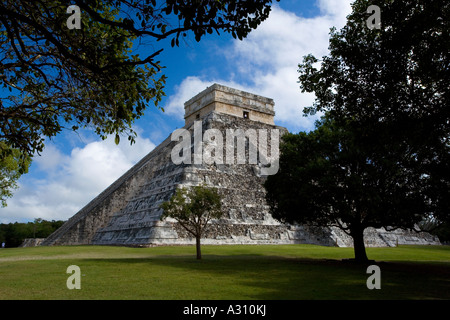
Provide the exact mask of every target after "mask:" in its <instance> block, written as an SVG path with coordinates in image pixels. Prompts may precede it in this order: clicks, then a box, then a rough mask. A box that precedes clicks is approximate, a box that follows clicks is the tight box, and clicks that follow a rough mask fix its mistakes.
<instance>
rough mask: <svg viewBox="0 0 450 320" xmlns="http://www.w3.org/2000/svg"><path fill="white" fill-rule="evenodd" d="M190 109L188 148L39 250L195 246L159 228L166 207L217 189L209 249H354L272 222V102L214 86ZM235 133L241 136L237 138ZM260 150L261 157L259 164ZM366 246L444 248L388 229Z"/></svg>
mask: <svg viewBox="0 0 450 320" xmlns="http://www.w3.org/2000/svg"><path fill="white" fill-rule="evenodd" d="M184 108H185V126H184V128H183V129H182V131H181V133H183V134H184V138H185V140H184V144H183V146H184V147H183V148H182V144H181V142H180V141H181V139H180V137H178V136H177V137H175V138H176V139H174V134H172V135H171V136H169V137H168V138H167V139H166V140H164V141H163V142H162V143H161V144H160V145H159V146H158V147H156V148H155V149H154V150H152V151H151V152H150V153H149V154H148V155H147V156H145V157H144V158H143V159H142V160H141V161H139V162H138V163H137V164H135V165H134V166H133V167H132V168H131V169H129V170H128V172H126V173H125V174H123V175H122V176H121V177H120V178H119V179H118V180H117V181H115V182H114V183H113V184H111V185H110V186H109V187H108V188H107V189H106V190H104V191H103V192H102V193H100V194H99V195H98V196H97V197H96V198H94V199H93V200H92V201H91V202H89V203H88V204H87V205H86V206H85V207H84V208H82V209H81V210H80V211H79V212H78V213H76V214H75V215H74V216H73V217H71V218H70V219H69V220H68V221H67V222H66V223H65V224H64V225H63V226H62V227H61V228H59V229H58V230H56V231H55V232H54V233H53V234H51V235H50V236H49V237H48V238H47V239H45V240H44V241H43V242H42V244H41V245H82V244H90V245H123V246H152V245H175V244H193V243H195V239H193V238H192V237H191V236H190V235H189V234H188V233H187V232H186V231H185V230H184V229H183V228H182V227H181V226H180V225H178V224H177V222H176V221H175V220H170V219H166V220H164V221H161V220H160V216H161V214H162V210H161V209H160V204H161V203H162V202H163V201H167V200H169V199H170V197H171V196H172V195H173V193H174V192H175V190H176V188H177V187H181V186H192V185H199V184H206V185H207V186H213V187H216V188H218V190H219V193H220V194H221V196H222V199H223V200H222V201H223V210H224V216H223V218H222V219H219V220H216V221H212V222H210V228H209V231H208V233H207V234H206V235H205V236H204V238H203V239H202V243H203V244H292V243H309V244H319V245H326V246H352V240H351V238H350V237H349V236H347V235H346V234H344V233H343V232H342V231H340V230H339V229H334V228H314V227H309V226H298V225H296V226H294V225H287V224H282V223H280V222H279V221H276V220H275V219H273V218H272V216H271V215H270V213H269V207H268V206H267V204H266V202H265V189H264V187H263V182H264V179H265V178H266V177H267V174H276V171H277V170H276V169H277V168H276V164H274V163H272V162H269V161H268V159H269V158H270V154H271V153H274V151H275V152H278V149H277V148H275V147H274V145H273V143H272V141H275V138H278V137H277V136H276V135H272V133H279V134H280V135H282V133H283V132H286V129H285V128H282V127H278V126H276V125H275V124H274V116H275V112H274V101H273V100H272V99H269V98H266V97H262V96H259V95H255V94H252V93H248V92H244V91H240V90H236V89H232V88H229V87H226V86H222V85H219V84H214V85H212V86H210V87H208V88H207V89H206V90H204V91H202V92H201V93H199V94H197V95H195V96H194V97H193V98H191V99H190V100H189V101H187V102H186V103H185V106H184ZM183 130H184V131H183ZM178 132H180V131H178ZM211 133H212V134H211ZM236 133H240V134H241V135H235V136H233V135H232V134H236ZM227 134H229V135H230V136H231V137H232V144H231V147H233V146H234V147H235V148H236V149H237V150H236V152H235V151H234V150H233V149H229V147H230V141H228V140H227V142H226V143H225V142H224V141H223V140H222V139H218V138H223V139H225V138H228V137H229V136H227ZM181 136H183V135H181ZM206 136H208V137H206ZM256 136H258V137H256ZM187 138H189V140H188V141H186V139H187ZM206 138H208V139H206ZM213 138H214V139H213ZM235 138H236V140H235ZM253 138H255V139H253ZM196 139H200V140H201V141H202V143H200V146H201V147H202V148H203V151H204V150H207V151H208V150H209V151H211V150H213V151H214V152H212V153H211V154H210V157H209V160H211V159H212V160H214V161H207V160H208V159H207V158H206V157H204V158H202V157H201V153H200V157H199V156H198V155H199V153H198V152H197V153H196V151H198V150H195V149H196V148H198V146H199V144H198V141H197V143H196V141H195V140H196ZM239 139H241V140H240V142H239ZM172 140H173V141H172ZM264 140H265V141H266V142H267V144H266V145H265V148H266V149H265V150H263V149H258V148H256V146H255V143H258V142H259V143H260V145H261V141H264ZM235 141H236V144H235ZM277 142H278V141H277ZM239 143H241V145H240V146H239ZM222 146H223V149H222ZM239 147H242V148H244V149H240V150H239ZM242 150H244V151H242ZM255 150H257V151H258V157H254V154H253V153H254V152H255ZM189 151H190V152H189ZM252 151H253V153H252ZM261 151H264V152H261ZM243 152H244V153H243ZM264 153H265V154H264ZM272 155H273V154H272ZM196 156H197V159H196ZM221 158H223V161H217V160H218V159H219V160H220V159H221ZM181 160H183V161H181ZM196 160H197V161H196ZM199 160H200V161H199ZM201 160H203V161H201ZM272 160H273V157H272ZM271 169H273V170H272V172H271ZM365 242H366V245H367V246H394V245H397V244H439V240H438V239H437V238H435V237H433V236H431V235H429V234H427V233H416V232H412V231H411V232H408V231H395V232H387V231H386V230H384V229H367V230H366V234H365Z"/></svg>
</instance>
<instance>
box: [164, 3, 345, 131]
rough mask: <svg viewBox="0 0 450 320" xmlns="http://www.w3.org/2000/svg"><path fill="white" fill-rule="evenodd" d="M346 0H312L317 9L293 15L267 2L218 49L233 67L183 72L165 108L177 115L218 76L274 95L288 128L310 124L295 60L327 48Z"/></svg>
mask: <svg viewBox="0 0 450 320" xmlns="http://www.w3.org/2000/svg"><path fill="white" fill-rule="evenodd" d="M351 2H352V1H351V0H318V5H319V8H320V10H321V15H320V16H317V17H313V18H304V17H299V16H297V15H296V14H294V13H292V12H288V11H285V10H283V9H281V8H280V7H279V6H277V5H275V6H273V9H272V12H271V14H270V17H269V18H268V19H267V20H266V21H264V22H263V23H262V24H261V25H260V26H259V27H258V29H256V30H254V31H253V32H251V33H250V35H249V36H248V37H247V38H246V39H244V40H243V41H233V44H232V45H231V46H230V47H228V48H224V50H222V52H223V54H224V59H223V60H224V62H223V63H227V64H228V65H229V66H230V68H233V71H232V72H231V73H230V74H229V75H228V76H227V75H225V74H224V75H223V77H222V79H208V78H207V77H206V78H200V77H197V76H190V77H187V78H185V79H184V80H183V81H182V83H181V84H180V85H179V86H178V87H177V88H176V93H175V94H174V95H173V96H171V97H170V98H169V105H168V108H167V113H168V114H175V115H177V116H178V117H179V118H182V116H183V115H184V102H185V101H187V100H188V99H190V98H191V97H192V96H194V95H195V94H197V93H199V92H200V91H202V90H203V89H205V88H206V87H207V86H208V85H210V84H212V83H214V82H218V83H221V84H224V85H230V86H233V87H236V88H239V87H241V88H240V89H244V90H246V91H250V92H253V93H255V94H259V95H262V96H266V97H269V98H272V99H274V101H275V112H276V116H275V122H276V123H277V124H280V125H283V126H286V127H288V129H289V130H291V131H294V132H296V131H299V130H310V129H312V128H313V127H314V120H315V118H311V117H308V118H306V117H304V116H303V108H304V107H307V106H310V105H312V103H313V101H314V95H313V94H306V93H302V92H301V90H300V87H299V83H298V76H299V74H298V72H297V70H298V64H299V63H301V62H302V60H303V57H304V56H305V55H307V54H310V53H311V54H313V55H315V56H316V57H318V58H321V57H322V56H324V55H326V54H327V53H328V40H329V32H330V28H331V27H333V26H336V27H337V28H341V27H343V26H344V24H345V21H346V16H347V15H348V14H349V13H350V12H351V6H350V3H351ZM229 78H232V80H233V81H230V80H228V79H229ZM239 83H246V84H247V85H244V86H240V85H239Z"/></svg>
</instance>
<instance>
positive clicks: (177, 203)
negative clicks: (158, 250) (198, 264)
mask: <svg viewBox="0 0 450 320" xmlns="http://www.w3.org/2000/svg"><path fill="white" fill-rule="evenodd" d="M161 208H162V209H163V210H164V213H163V214H162V216H161V220H164V219H166V218H167V217H171V218H173V219H175V220H176V221H177V222H178V223H179V224H180V225H181V226H182V227H183V228H184V229H185V230H186V231H187V232H189V233H190V234H191V235H193V236H194V237H195V242H196V249H197V259H201V257H202V255H201V248H200V239H201V238H202V235H203V234H204V232H205V230H207V228H208V222H210V221H211V220H212V219H219V218H220V217H221V216H222V215H223V211H222V203H221V198H220V196H219V194H218V192H217V189H211V188H207V187H205V186H194V187H191V188H189V189H188V188H179V189H177V190H176V192H175V194H174V195H173V196H172V198H171V199H170V201H166V202H164V203H163V204H162V205H161Z"/></svg>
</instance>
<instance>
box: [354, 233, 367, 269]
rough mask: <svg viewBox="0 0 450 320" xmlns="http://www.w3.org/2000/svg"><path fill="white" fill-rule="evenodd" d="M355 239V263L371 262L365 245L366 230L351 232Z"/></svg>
mask: <svg viewBox="0 0 450 320" xmlns="http://www.w3.org/2000/svg"><path fill="white" fill-rule="evenodd" d="M350 234H351V236H352V238H353V249H354V251H355V262H358V263H360V262H361V263H364V262H367V261H369V259H367V254H366V246H365V245H364V228H354V229H352V230H351V233H350Z"/></svg>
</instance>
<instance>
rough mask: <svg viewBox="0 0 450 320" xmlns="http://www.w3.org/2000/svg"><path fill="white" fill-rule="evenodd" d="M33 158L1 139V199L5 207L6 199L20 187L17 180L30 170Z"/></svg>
mask: <svg viewBox="0 0 450 320" xmlns="http://www.w3.org/2000/svg"><path fill="white" fill-rule="evenodd" d="M30 162H31V158H30V157H29V156H28V155H26V154H25V155H24V154H23V153H21V152H20V150H18V149H11V148H9V147H7V146H6V144H5V143H4V142H2V141H0V201H1V206H2V207H5V206H6V205H7V204H6V199H7V198H9V197H11V196H12V191H13V190H14V189H17V188H18V185H17V180H18V179H19V178H20V176H21V175H22V174H23V173H26V172H28V167H29V165H30Z"/></svg>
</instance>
